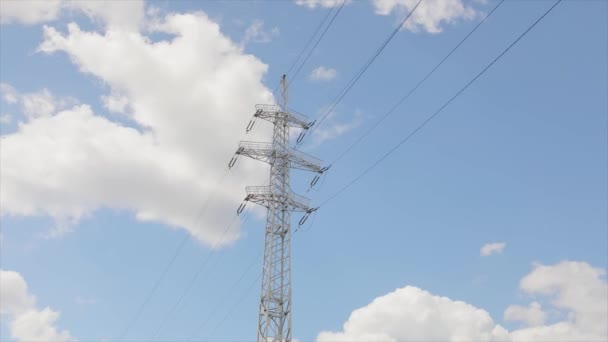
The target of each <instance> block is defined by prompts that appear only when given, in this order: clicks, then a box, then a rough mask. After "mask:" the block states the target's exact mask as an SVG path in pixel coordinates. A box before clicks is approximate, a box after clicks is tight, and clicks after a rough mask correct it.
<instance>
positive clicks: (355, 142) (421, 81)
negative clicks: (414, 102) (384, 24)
mask: <svg viewBox="0 0 608 342" xmlns="http://www.w3.org/2000/svg"><path fill="white" fill-rule="evenodd" d="M503 2H505V0H501V1H500V2H499V3H498V4H497V5H496V6H495V7H494V8H492V10H491V11H490V12H488V14H486V16H485V17H484V18H483V19H482V20H481V21H480V22H479V23H478V24H477V25H476V26H475V27H474V28H473V29H472V30H471V31H470V32H469V33H468V34H467V35H466V36H465V37H464V38H463V39H462V40H461V41H460V42H459V43H458V44H456V46H454V48H453V49H452V50H451V51H450V52H449V53H448V54H447V55H446V56H445V57H443V59H442V60H441V61H440V62H439V63H438V64H437V65H435V67H434V68H433V69H432V70H431V71H430V72H428V73H427V74H426V76H424V77H423V78H422V79H421V80H420V81H419V82H418V83H417V84H416V85H415V86H414V87H413V88H412V89H411V90H410V91H409V92H408V93H407V94H405V95H404V96H403V97H402V98H401V99H400V100H399V101H397V103H396V104H395V105H394V106H393V107H391V109H390V110H389V111H388V112H386V113H385V114H384V116H382V118H380V120H378V121H376V123H375V124H374V125H373V126H371V127H370V128H369V129H368V130H367V131H366V132H365V133H363V135H361V136H360V137H359V138H357V140H355V141H354V142H353V143H351V144H350V145H349V146H348V147H347V148H346V149H345V150H344V151H343V152H342V153H340V154H339V155H338V156H337V157H336V158H335V159H334V160H333V161H332V162H331V163H330V165H333V164H335V163H336V162H337V161H339V160H340V159H342V157H344V156H345V155H346V154H348V152H350V151H351V150H352V149H353V147H355V146H356V145H357V144H359V143H360V142H361V141H362V140H363V139H365V137H367V136H368V135H369V134H370V133H371V132H372V131H374V130H375V129H376V128H377V127H378V126H379V125H380V124H381V123H382V122H383V121H384V120H385V119H386V118H387V117H388V116H389V115H391V114H392V113H393V112H394V111H395V109H397V107H399V106H400V105H401V104H402V103H403V102H405V100H407V99H408V98H409V97H410V95H412V93H414V92H415V91H416V90H417V89H418V88H419V87H420V86H421V85H422V84H423V83H424V82H425V81H426V80H427V79H428V78H429V77H431V75H433V74H434V73H435V71H436V70H437V69H438V68H439V67H440V66H441V65H442V64H443V63H444V62H445V61H446V60H447V59H448V58H449V57H450V56H451V55H452V54H453V53H454V52H455V51H456V50H457V49H458V48H459V47H460V46H461V45H462V44H463V43H464V42H465V41H466V40H467V39H468V38H469V37H470V36H471V35H472V34H473V33H474V32H475V31H477V29H478V28H479V26H481V24H483V23H484V22H485V21H486V20H487V19H488V18H489V17H490V15H492V13H494V11H496V10H497V9H498V7H500V5H502V3H503Z"/></svg>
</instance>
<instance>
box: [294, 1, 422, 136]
mask: <svg viewBox="0 0 608 342" xmlns="http://www.w3.org/2000/svg"><path fill="white" fill-rule="evenodd" d="M422 1H423V0H418V2H417V3H416V5H415V6H414V7H413V8H412V10H411V11H410V12H409V13H408V14H407V15H406V16H405V18H403V20H402V21H401V23H399V25H397V27H396V28H395V29H394V30H393V31H392V32H391V33H390V34H389V35H388V37H387V38H386V39H385V40H384V42H383V43H382V44H381V45H380V47H379V48H378V49H377V50H376V52H375V53H374V54H373V55H372V57H371V58H370V59H369V60H368V61H367V62H366V63H365V64H364V65H363V66H362V67H361V69H359V71H358V72H357V73H356V74H355V76H353V78H352V79H351V80H350V81H349V83H348V84H347V86H346V87H345V88H344V89H343V90H342V92H341V93H340V95H339V96H338V97H337V98H336V99H335V100H334V101H333V103H332V105H331V106H330V107H329V109H328V110H326V111H325V112H324V113H323V114H322V115H320V116H319V119H317V120H316V121H318V123H316V124H315V125H313V126H312V127H311V128H310V129H309V131H308V134H307V135H305V136H303V138H302V139H301V140H300V141H298V143H297V144H296V147H299V146H301V145H302V144H304V142H305V141H306V140H307V138H308V137H310V136H311V135H312V132H314V130H315V129H317V128H318V127H319V126H320V125H321V124H322V123H323V121H325V119H327V117H328V116H329V114H331V112H332V111H333V110H334V108H336V106H337V105H338V103H340V101H342V99H343V98H344V96H346V94H348V93H349V92H350V90H351V89H352V87H353V86H354V85H355V84H356V83H357V81H359V79H360V78H361V76H363V74H365V72H366V71H367V69H368V68H369V67H370V66H371V65H372V64H373V63H374V61H375V60H376V58H378V56H380V54H381V53H382V51H383V50H384V48H386V46H387V45H388V43H390V42H391V40H393V38H394V37H395V35H396V34H397V32H399V30H401V28H402V27H403V25H405V23H406V22H407V21H408V19H409V18H410V17H411V16H412V14H414V12H415V11H416V9H417V8H418V6H419V5H420V3H421V2H422Z"/></svg>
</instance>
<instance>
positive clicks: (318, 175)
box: [310, 174, 321, 188]
mask: <svg viewBox="0 0 608 342" xmlns="http://www.w3.org/2000/svg"><path fill="white" fill-rule="evenodd" d="M320 178H321V175H320V174H317V175H316V176H315V178H313V179H312V181H311V182H310V187H311V188H312V187H313V186H315V185H317V182H318V181H319V179H320Z"/></svg>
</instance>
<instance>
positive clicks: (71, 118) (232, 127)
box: [0, 12, 274, 244]
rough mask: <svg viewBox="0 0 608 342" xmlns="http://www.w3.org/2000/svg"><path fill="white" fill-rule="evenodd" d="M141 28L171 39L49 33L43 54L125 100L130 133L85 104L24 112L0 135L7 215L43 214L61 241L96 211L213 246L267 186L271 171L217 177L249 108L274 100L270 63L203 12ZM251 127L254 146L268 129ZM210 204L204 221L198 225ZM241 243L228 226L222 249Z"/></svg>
mask: <svg viewBox="0 0 608 342" xmlns="http://www.w3.org/2000/svg"><path fill="white" fill-rule="evenodd" d="M148 24H149V25H148V26H149V28H150V29H151V30H154V31H155V32H161V33H164V34H167V36H168V38H165V39H164V40H159V41H152V40H151V39H150V38H149V37H147V36H144V35H142V34H141V33H138V32H133V31H130V29H128V28H120V27H115V28H112V29H107V30H106V31H105V32H104V33H99V32H87V31H83V30H81V29H80V27H79V26H78V25H76V24H74V23H72V24H69V25H68V30H67V32H66V33H61V32H60V31H58V30H57V29H55V28H54V27H50V26H45V28H44V41H43V42H42V44H41V45H40V48H39V50H40V51H42V52H43V53H46V54H54V53H58V52H64V53H65V54H67V55H68V56H69V58H70V60H71V61H72V62H73V63H74V65H75V66H76V67H77V68H78V69H79V70H80V71H81V72H83V73H86V74H88V75H92V76H94V77H95V78H97V79H99V80H101V81H102V82H103V83H104V84H106V85H108V87H109V88H110V89H109V94H107V95H106V96H113V97H114V96H116V97H118V98H120V99H121V101H123V102H124V103H128V108H129V113H128V114H126V115H128V117H129V119H131V121H132V125H131V126H125V125H124V124H122V123H119V122H115V121H112V120H110V119H108V118H106V117H103V116H100V115H98V114H96V113H95V112H94V111H93V110H92V109H91V107H90V106H88V105H86V104H80V105H73V106H72V107H70V108H66V109H63V110H59V111H56V112H54V113H53V114H52V115H50V116H34V117H32V116H28V117H27V121H26V122H24V123H22V124H20V126H19V128H18V130H17V131H16V132H14V133H11V134H6V135H3V136H2V137H1V139H2V144H1V149H2V151H1V152H2V153H0V158H1V160H0V168H1V169H0V171H1V172H0V174H1V175H2V179H1V181H2V187H0V205H1V206H2V208H3V211H2V214H4V215H28V216H30V215H49V216H51V217H52V218H54V219H55V220H56V222H57V223H58V224H57V226H58V228H60V229H58V231H59V233H61V232H63V231H65V230H69V228H70V225H73V224H74V223H77V222H78V220H80V219H82V218H84V217H87V216H89V215H91V214H93V213H94V212H95V211H96V210H98V209H101V208H111V209H118V210H128V211H131V212H134V213H135V215H136V217H137V219H139V220H141V221H153V222H159V223H163V224H166V225H168V226H170V227H173V228H181V229H185V230H186V231H188V232H189V233H190V234H192V235H193V236H195V237H196V238H198V239H199V240H200V241H202V242H204V243H207V244H213V243H215V242H216V240H217V239H218V238H219V236H220V235H221V232H222V231H224V229H225V227H226V226H227V225H228V223H229V222H230V221H231V220H232V217H233V216H234V210H235V208H236V207H237V206H238V204H239V203H240V202H241V201H242V199H243V196H244V187H245V185H257V184H259V185H263V184H264V183H265V181H266V174H267V168H266V167H264V166H263V165H262V164H261V163H257V162H254V161H249V160H243V161H242V162H241V163H240V165H239V172H242V174H241V175H234V176H230V175H229V176H227V177H228V178H227V180H226V181H225V182H224V183H222V184H219V182H218V179H220V178H221V175H222V174H223V172H224V170H225V168H226V164H227V161H228V160H229V159H230V156H231V155H232V154H233V153H234V151H235V149H236V145H237V143H238V140H239V139H240V138H241V136H242V134H243V132H244V125H245V124H246V123H247V122H248V121H249V119H250V118H251V116H252V114H253V111H254V105H255V104H256V103H272V102H273V101H274V99H273V97H272V94H271V92H270V91H269V90H268V89H267V88H266V87H265V86H264V85H263V83H262V79H263V76H264V74H265V73H266V70H267V65H265V64H263V63H262V62H261V61H260V60H258V59H257V58H256V57H254V56H252V55H248V54H245V53H244V52H243V50H242V48H241V47H240V46H239V45H238V44H235V43H234V42H232V41H231V40H230V39H229V38H227V37H226V36H224V35H223V34H222V33H221V31H220V27H219V25H218V24H217V23H215V22H213V21H212V20H211V19H209V18H208V17H207V16H206V15H205V14H204V13H202V12H199V13H196V14H168V15H166V16H165V17H162V18H156V19H155V21H154V22H152V23H148ZM106 99H107V97H106ZM106 102H107V103H106V105H107V106H110V107H112V108H113V109H124V108H125V107H122V108H118V107H120V106H113V105H110V102H108V101H106ZM256 129H257V131H256V133H259V134H260V135H261V137H260V138H259V139H260V140H269V139H270V133H271V130H270V129H271V127H270V125H259V127H258V128H256ZM256 139H258V138H256ZM209 196H212V201H211V202H210V206H209V207H208V210H207V211H206V215H204V216H203V217H202V218H201V220H199V221H197V220H195V218H196V215H195V214H196V213H197V212H198V211H199V210H200V208H201V205H202V204H203V203H205V201H206V199H207V198H208V197H209ZM237 226H238V225H237ZM55 231H57V230H55ZM238 235H239V233H238V228H236V229H233V230H231V233H230V234H228V236H226V238H225V240H224V243H229V242H230V241H233V240H234V239H236V238H237V237H238Z"/></svg>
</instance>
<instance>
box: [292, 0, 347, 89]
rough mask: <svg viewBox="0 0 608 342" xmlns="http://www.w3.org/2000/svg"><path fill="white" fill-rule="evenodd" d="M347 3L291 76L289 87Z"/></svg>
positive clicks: (341, 6) (342, 6) (332, 19)
mask: <svg viewBox="0 0 608 342" xmlns="http://www.w3.org/2000/svg"><path fill="white" fill-rule="evenodd" d="M346 1H347V0H342V4H341V5H340V7H338V10H337V11H336V12H335V13H334V15H333V17H331V20H330V21H329V24H327V26H326V27H325V30H323V32H322V33H321V35H320V36H319V39H317V42H316V43H315V45H313V46H312V48H311V49H310V50H309V51H308V54H307V55H306V57H305V58H304V60H303V61H302V63H300V66H299V67H298V69H297V70H296V72H295V73H294V74H293V75H292V76H290V79H289V83H287V87H289V86H290V85H291V83H292V82H293V81H294V80H295V79H296V77H297V76H298V74H299V73H300V70H302V67H303V66H304V64H306V62H307V61H308V58H310V55H311V54H312V52H313V51H314V50H315V49H316V48H317V45H319V43H320V42H321V40H322V39H323V37H324V36H325V34H326V33H327V30H329V28H330V27H331V25H332V24H333V23H334V20H336V17H337V16H338V14H340V12H341V11H342V8H344V4H346Z"/></svg>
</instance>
